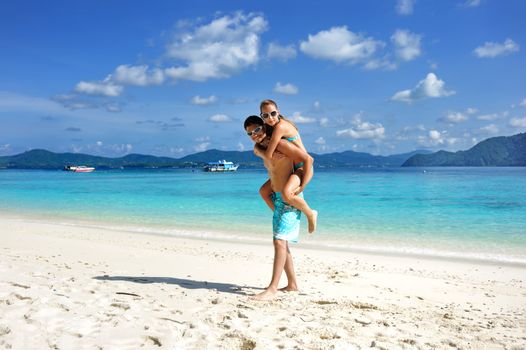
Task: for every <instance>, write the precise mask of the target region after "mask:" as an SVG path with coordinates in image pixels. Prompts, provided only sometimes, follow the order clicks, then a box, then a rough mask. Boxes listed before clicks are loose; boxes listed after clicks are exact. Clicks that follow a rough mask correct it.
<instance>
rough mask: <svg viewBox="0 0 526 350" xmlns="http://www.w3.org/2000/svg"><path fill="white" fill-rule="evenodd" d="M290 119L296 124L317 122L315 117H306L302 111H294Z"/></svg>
mask: <svg viewBox="0 0 526 350" xmlns="http://www.w3.org/2000/svg"><path fill="white" fill-rule="evenodd" d="M289 119H290V120H291V121H293V122H294V123H296V124H310V123H315V122H316V119H315V118H310V117H304V116H302V115H301V113H300V112H294V114H292V117H289Z"/></svg>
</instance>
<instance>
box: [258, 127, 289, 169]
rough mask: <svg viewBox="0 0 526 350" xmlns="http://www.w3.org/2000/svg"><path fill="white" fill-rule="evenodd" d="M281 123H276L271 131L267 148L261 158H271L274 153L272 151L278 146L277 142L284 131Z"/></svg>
mask: <svg viewBox="0 0 526 350" xmlns="http://www.w3.org/2000/svg"><path fill="white" fill-rule="evenodd" d="M283 129H284V128H283V126H282V125H276V126H275V127H274V131H273V132H272V137H271V138H270V141H269V143H268V146H267V150H266V151H265V155H264V156H263V159H267V160H268V159H271V158H272V155H273V154H274V151H275V150H276V148H277V147H278V143H279V141H280V140H281V138H282V137H283V134H284V133H285V130H283Z"/></svg>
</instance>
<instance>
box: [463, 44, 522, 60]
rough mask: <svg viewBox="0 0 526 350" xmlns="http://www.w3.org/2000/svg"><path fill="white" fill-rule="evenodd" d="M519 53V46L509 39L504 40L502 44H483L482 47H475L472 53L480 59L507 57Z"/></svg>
mask: <svg viewBox="0 0 526 350" xmlns="http://www.w3.org/2000/svg"><path fill="white" fill-rule="evenodd" d="M517 51H519V45H518V44H517V43H515V42H514V41H513V40H511V39H506V40H505V41H504V43H502V44H500V43H494V42H489V41H488V42H485V43H484V45H483V46H479V47H477V48H476V49H475V50H474V51H473V53H474V54H475V55H476V56H477V57H480V58H484V57H491V58H492V57H497V56H502V55H509V54H511V53H513V52H517Z"/></svg>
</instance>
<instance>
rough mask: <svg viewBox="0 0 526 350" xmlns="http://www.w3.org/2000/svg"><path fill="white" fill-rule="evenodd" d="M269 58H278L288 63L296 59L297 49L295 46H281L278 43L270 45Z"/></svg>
mask: <svg viewBox="0 0 526 350" xmlns="http://www.w3.org/2000/svg"><path fill="white" fill-rule="evenodd" d="M267 57H268V58H270V59H272V58H276V59H279V60H282V61H288V60H290V59H292V58H294V57H296V48H295V47H294V45H292V44H291V45H287V46H281V45H279V44H277V43H270V44H268V48H267Z"/></svg>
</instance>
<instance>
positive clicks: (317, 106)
mask: <svg viewBox="0 0 526 350" xmlns="http://www.w3.org/2000/svg"><path fill="white" fill-rule="evenodd" d="M524 101H525V102H526V99H525V100H524ZM313 107H314V109H315V110H317V111H318V110H319V109H320V108H321V105H320V101H314V104H313Z"/></svg>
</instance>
